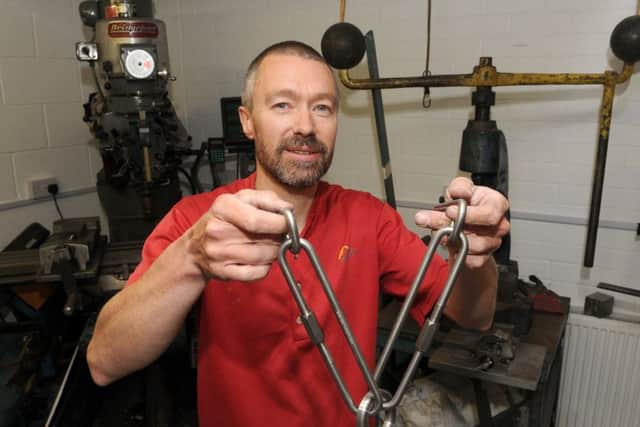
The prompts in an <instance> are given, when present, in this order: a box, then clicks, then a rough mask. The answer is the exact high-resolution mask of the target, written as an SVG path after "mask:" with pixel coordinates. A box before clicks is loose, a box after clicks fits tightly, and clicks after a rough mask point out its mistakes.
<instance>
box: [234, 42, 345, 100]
mask: <svg viewBox="0 0 640 427" xmlns="http://www.w3.org/2000/svg"><path fill="white" fill-rule="evenodd" d="M274 54H281V55H294V56H299V57H301V58H305V59H310V60H313V61H318V62H321V63H323V64H325V65H326V66H327V68H329V70H331V67H330V66H329V64H327V61H326V60H325V59H324V57H323V56H322V55H320V53H319V52H318V51H317V50H315V49H314V48H312V47H311V46H309V45H307V44H305V43H302V42H299V41H295V40H287V41H283V42H280V43H276V44H274V45H271V46H269V47H268V48H266V49H264V50H263V51H262V52H260V53H259V54H258V56H256V57H255V59H254V60H253V61H251V64H249V68H248V69H247V74H246V76H245V78H244V87H243V88H242V105H244V106H245V107H247V108H248V109H249V110H251V108H252V107H253V89H254V87H255V84H256V75H257V72H258V67H260V64H262V61H264V59H265V58H266V57H267V56H269V55H274ZM334 83H335V77H334ZM337 89H338V85H337V83H336V93H337V92H338V90H337Z"/></svg>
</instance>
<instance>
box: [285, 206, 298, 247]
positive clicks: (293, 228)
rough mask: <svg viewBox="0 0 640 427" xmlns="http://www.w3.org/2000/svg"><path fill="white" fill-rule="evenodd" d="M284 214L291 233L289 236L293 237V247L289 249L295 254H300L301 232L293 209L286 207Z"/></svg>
mask: <svg viewBox="0 0 640 427" xmlns="http://www.w3.org/2000/svg"><path fill="white" fill-rule="evenodd" d="M282 215H284V218H285V219H286V220H287V226H288V227H289V234H287V237H288V238H289V239H291V247H290V248H289V250H290V251H291V252H293V253H294V254H298V253H299V252H300V232H299V231H298V225H297V224H296V217H295V216H294V215H293V211H292V210H291V209H284V210H283V211H282Z"/></svg>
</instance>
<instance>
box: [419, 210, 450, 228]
mask: <svg viewBox="0 0 640 427" xmlns="http://www.w3.org/2000/svg"><path fill="white" fill-rule="evenodd" d="M415 222H416V225H418V226H420V227H425V228H430V229H432V230H438V229H440V228H443V227H447V226H449V225H450V224H451V220H450V219H449V218H447V215H446V214H445V213H444V212H438V211H419V212H418V213H416V215H415Z"/></svg>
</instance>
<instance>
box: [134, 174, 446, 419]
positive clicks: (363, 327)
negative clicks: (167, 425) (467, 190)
mask: <svg viewBox="0 0 640 427" xmlns="http://www.w3.org/2000/svg"><path fill="white" fill-rule="evenodd" d="M254 187H255V175H252V176H250V177H248V178H247V179H244V180H239V181H236V182H233V183H231V184H229V185H228V186H225V187H221V188H218V189H216V190H215V191H212V192H210V193H206V194H199V195H196V196H192V197H186V198H184V199H182V200H181V201H180V202H178V203H177V204H176V205H175V207H174V208H173V209H172V210H171V212H169V214H167V216H166V217H165V218H164V219H163V220H162V221H161V222H160V224H159V225H158V226H157V228H156V229H155V230H154V231H153V233H152V234H151V235H150V236H149V238H148V239H147V242H146V243H145V246H144V249H143V257H142V262H141V263H140V265H139V266H138V268H137V269H136V271H135V272H134V273H133V275H132V276H131V278H130V279H129V282H130V283H131V282H133V281H135V280H136V279H137V278H138V277H140V275H141V274H142V273H143V272H144V271H146V269H147V268H148V267H149V266H150V265H151V263H153V261H154V260H155V258H156V257H157V256H158V255H159V254H160V253H161V252H162V251H163V250H164V249H165V248H166V247H167V246H168V245H169V244H170V243H171V242H172V241H174V240H175V239H177V238H178V237H179V236H180V235H182V233H184V232H185V231H186V230H187V229H188V228H189V227H190V226H191V225H192V224H193V223H195V222H196V221H197V220H198V218H200V216H201V215H202V214H203V213H204V212H205V211H206V210H207V209H208V208H209V206H211V204H212V203H213V201H214V199H215V198H216V197H217V196H218V195H220V194H222V193H235V192H237V191H239V190H241V189H245V188H254ZM301 236H302V237H304V238H305V239H307V240H309V242H311V244H312V245H313V246H314V248H315V250H316V252H317V254H318V257H319V258H320V261H321V263H322V265H323V267H324V269H325V272H326V273H327V276H328V278H329V281H330V283H331V285H332V287H333V289H334V291H335V293H336V297H337V298H338V301H339V302H340V304H341V306H342V309H343V310H344V312H345V315H346V317H347V320H348V322H349V325H350V326H351V329H352V331H353V334H354V336H355V338H356V341H357V342H358V344H359V345H360V347H361V349H362V352H363V354H364V356H365V358H366V360H367V361H368V363H369V366H370V368H371V369H373V367H374V364H375V361H374V359H375V345H376V324H377V315H378V295H379V291H380V290H383V291H384V292H386V293H389V294H392V295H399V296H401V295H404V294H405V293H406V292H407V290H408V287H409V286H410V285H411V282H412V281H413V279H414V276H415V274H416V272H417V271H418V268H419V265H420V262H421V260H422V258H423V256H424V254H425V251H426V248H425V246H424V244H423V243H422V241H421V240H420V239H419V238H418V237H417V236H416V235H415V234H414V233H412V232H411V231H409V230H408V229H407V228H406V227H405V226H404V224H403V222H402V219H401V218H400V216H399V215H398V214H397V212H396V211H394V210H393V209H392V208H391V207H389V206H388V205H386V204H385V203H383V202H381V201H380V200H378V199H377V198H375V197H373V196H372V195H370V194H368V193H364V192H359V191H353V190H346V189H343V188H342V187H339V186H336V185H330V184H327V183H326V182H322V183H321V184H320V185H319V187H318V191H317V194H316V197H315V198H314V201H313V204H312V206H311V209H310V211H309V216H308V218H307V221H306V225H305V228H304V230H302V232H301ZM288 259H289V262H290V265H291V268H292V271H293V274H294V276H295V277H296V278H297V280H298V282H299V285H300V287H301V289H302V293H303V295H304V297H305V299H306V300H307V302H308V304H309V306H310V308H311V310H313V311H314V312H315V314H316V316H317V318H318V320H319V322H320V325H321V327H322V329H323V330H324V336H325V342H326V344H327V346H328V347H329V349H330V351H331V352H332V354H333V357H334V358H335V361H336V364H337V366H338V368H339V369H340V371H341V372H342V375H343V377H344V380H345V382H346V384H347V387H348V389H349V391H350V392H351V395H352V396H353V398H354V401H355V403H356V406H357V405H358V404H359V402H360V400H361V398H362V397H363V396H364V394H365V393H366V391H367V386H366V383H365V381H364V379H363V378H362V375H361V373H360V370H359V368H358V366H357V364H356V362H355V360H354V359H353V357H352V355H351V353H350V350H349V347H348V345H347V342H346V340H345V339H344V337H343V335H342V331H341V329H340V327H339V325H338V323H337V321H336V319H335V316H334V315H333V313H332V312H331V308H330V306H329V303H328V302H327V299H326V297H325V295H324V293H323V291H322V287H321V285H320V283H319V281H318V280H317V278H316V276H315V273H314V270H313V268H312V266H311V263H310V261H309V259H308V257H307V256H306V254H301V255H299V256H298V257H297V258H294V257H293V256H292V255H291V254H289V258H288ZM447 274H448V267H447V264H446V262H445V261H443V260H442V258H440V257H438V256H436V257H435V258H434V260H433V262H432V265H431V268H430V269H429V271H428V272H427V274H426V276H425V279H424V283H423V284H422V288H421V292H420V294H419V295H418V297H417V299H416V303H415V305H414V307H413V309H412V312H411V314H412V315H413V317H414V318H415V319H416V320H418V321H419V322H420V323H422V321H423V320H424V318H425V317H426V315H427V314H428V313H429V311H430V310H431V308H432V307H433V305H434V303H435V301H436V300H437V298H438V296H439V295H440V293H441V290H442V287H443V285H444V282H445V279H446V276H447ZM297 317H298V310H297V306H296V304H295V301H294V299H293V296H292V295H291V294H290V291H289V288H288V286H287V283H286V280H285V279H284V276H283V274H282V272H281V270H280V267H279V265H278V263H277V262H274V264H273V266H272V267H271V270H270V272H269V274H268V275H267V276H266V277H265V278H264V279H262V280H259V281H256V282H251V283H240V282H232V281H228V282H221V281H217V280H211V281H210V282H209V284H208V285H207V287H206V288H205V291H204V293H203V295H202V304H201V314H200V330H199V354H198V413H199V422H200V426H201V427H214V426H215V427H236V426H237V427H248V426H283V427H284V426H287V427H289V426H305V427H306V426H309V425H313V426H322V427H335V426H353V425H355V416H354V415H353V413H351V411H350V410H349V409H348V408H347V406H346V404H345V402H344V401H343V399H342V396H341V394H340V392H339V390H338V387H337V385H336V384H335V382H334V380H333V377H332V376H331V374H330V373H329V371H328V369H327V368H326V366H325V364H324V362H323V360H322V357H321V355H320V353H319V351H318V350H317V348H316V347H315V346H314V345H313V343H312V342H311V341H310V339H309V337H308V336H307V333H306V331H305V328H304V326H303V325H302V324H300V323H299V321H298V320H297Z"/></svg>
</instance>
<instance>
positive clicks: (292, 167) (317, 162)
mask: <svg viewBox="0 0 640 427" xmlns="http://www.w3.org/2000/svg"><path fill="white" fill-rule="evenodd" d="M337 99H338V95H337V92H336V84H335V80H334V78H333V75H332V74H331V71H330V69H329V68H328V67H327V66H326V65H325V64H323V63H321V62H319V61H315V60H311V59H305V58H301V57H299V56H294V55H283V54H272V55H269V56H267V57H266V58H264V60H263V61H262V63H261V64H260V66H259V67H258V71H257V75H256V81H255V86H254V90H253V103H252V108H251V111H249V110H247V109H246V108H244V107H241V109H240V117H241V121H242V126H243V129H244V132H245V134H246V135H247V137H249V138H252V139H254V140H255V145H256V158H257V165H256V166H257V169H258V173H261V172H262V173H267V174H269V175H270V176H271V177H273V178H275V179H277V180H278V181H279V182H281V183H282V184H285V185H287V186H289V187H292V188H306V187H310V186H313V185H315V184H316V183H317V182H318V181H319V180H320V178H321V177H322V176H323V175H324V174H325V173H326V172H327V170H328V169H329V166H330V165H331V159H332V157H333V148H334V145H335V138H336V132H337V123H338V121H337V110H338V105H337V102H338V101H337Z"/></svg>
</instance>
